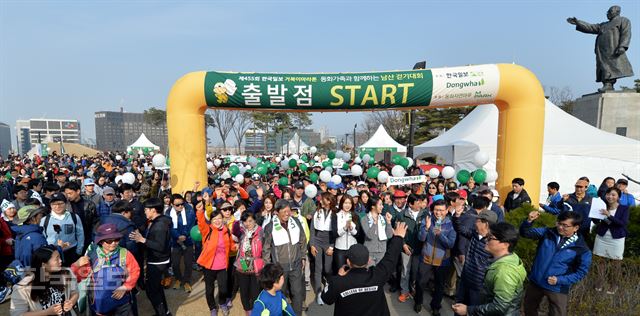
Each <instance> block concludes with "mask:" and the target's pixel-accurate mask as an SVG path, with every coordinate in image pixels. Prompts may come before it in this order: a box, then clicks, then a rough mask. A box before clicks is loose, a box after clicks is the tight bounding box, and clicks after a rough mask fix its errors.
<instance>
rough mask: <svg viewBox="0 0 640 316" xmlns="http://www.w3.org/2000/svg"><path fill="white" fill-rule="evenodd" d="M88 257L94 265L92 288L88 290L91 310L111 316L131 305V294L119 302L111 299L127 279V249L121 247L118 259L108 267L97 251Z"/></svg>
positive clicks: (92, 269) (128, 293) (90, 253)
mask: <svg viewBox="0 0 640 316" xmlns="http://www.w3.org/2000/svg"><path fill="white" fill-rule="evenodd" d="M87 255H88V256H89V258H90V261H91V262H92V263H93V264H92V267H91V275H90V278H91V280H90V281H89V282H90V286H89V287H88V289H87V294H88V303H89V305H90V306H91V310H92V311H94V312H96V313H98V314H109V313H111V312H113V311H114V310H115V309H116V308H118V307H120V306H122V305H125V304H128V303H130V302H131V292H127V293H126V294H125V295H124V296H123V297H122V298H121V299H119V300H116V299H114V298H113V297H111V295H113V290H115V289H117V288H118V287H120V286H121V285H122V284H123V283H124V281H125V279H126V277H127V269H126V267H127V249H126V248H123V247H120V250H119V251H118V255H117V257H115V258H114V259H115V260H112V261H111V262H110V264H108V265H107V264H106V260H105V258H99V257H98V254H97V252H96V251H90V252H89V253H88V254H87ZM112 257H113V256H112Z"/></svg>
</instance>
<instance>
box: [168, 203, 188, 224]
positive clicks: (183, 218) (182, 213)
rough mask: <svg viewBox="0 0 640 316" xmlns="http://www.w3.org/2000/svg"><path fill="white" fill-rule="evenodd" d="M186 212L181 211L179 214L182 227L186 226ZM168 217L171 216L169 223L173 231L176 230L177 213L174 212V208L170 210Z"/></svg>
mask: <svg viewBox="0 0 640 316" xmlns="http://www.w3.org/2000/svg"><path fill="white" fill-rule="evenodd" d="M186 211H187V210H182V212H180V215H181V217H182V225H187V213H186ZM169 216H171V222H173V229H178V212H177V211H176V209H175V208H173V207H172V208H171V211H170V212H169Z"/></svg>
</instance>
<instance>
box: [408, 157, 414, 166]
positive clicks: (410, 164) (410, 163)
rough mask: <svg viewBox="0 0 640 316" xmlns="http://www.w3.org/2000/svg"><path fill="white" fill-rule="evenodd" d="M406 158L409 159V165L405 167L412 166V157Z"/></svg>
mask: <svg viewBox="0 0 640 316" xmlns="http://www.w3.org/2000/svg"><path fill="white" fill-rule="evenodd" d="M407 160H409V165H408V166H407V168H409V167H411V166H413V158H411V157H407Z"/></svg>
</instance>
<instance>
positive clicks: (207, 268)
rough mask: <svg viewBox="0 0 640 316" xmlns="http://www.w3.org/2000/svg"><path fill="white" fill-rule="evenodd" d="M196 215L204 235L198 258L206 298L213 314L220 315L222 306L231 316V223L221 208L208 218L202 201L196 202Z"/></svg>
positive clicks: (223, 312) (225, 312) (224, 311)
mask: <svg viewBox="0 0 640 316" xmlns="http://www.w3.org/2000/svg"><path fill="white" fill-rule="evenodd" d="M196 217H197V218H198V229H199V230H200V234H202V253H200V257H198V264H199V265H201V266H202V267H203V268H204V269H203V270H202V271H203V273H204V284H205V297H206V299H207V305H209V310H210V311H211V315H212V316H216V315H218V308H220V310H222V314H223V315H225V316H226V315H229V307H228V306H227V305H226V303H225V301H226V299H227V296H228V289H227V269H228V268H229V267H228V264H229V261H228V258H229V251H230V250H231V243H232V240H231V234H230V233H229V229H228V228H227V226H225V225H224V224H223V221H222V214H221V213H220V211H219V210H214V211H213V212H212V213H211V216H210V219H211V222H210V223H208V222H207V219H206V217H205V212H204V206H203V205H202V203H198V204H197V205H196ZM216 280H217V281H218V302H216V300H215V298H214V295H213V293H214V282H215V281H216Z"/></svg>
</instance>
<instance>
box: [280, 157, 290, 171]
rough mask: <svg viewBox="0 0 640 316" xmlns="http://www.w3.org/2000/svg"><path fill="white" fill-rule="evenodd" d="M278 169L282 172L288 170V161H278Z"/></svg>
mask: <svg viewBox="0 0 640 316" xmlns="http://www.w3.org/2000/svg"><path fill="white" fill-rule="evenodd" d="M280 168H282V169H283V170H287V169H289V159H285V160H282V161H280Z"/></svg>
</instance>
